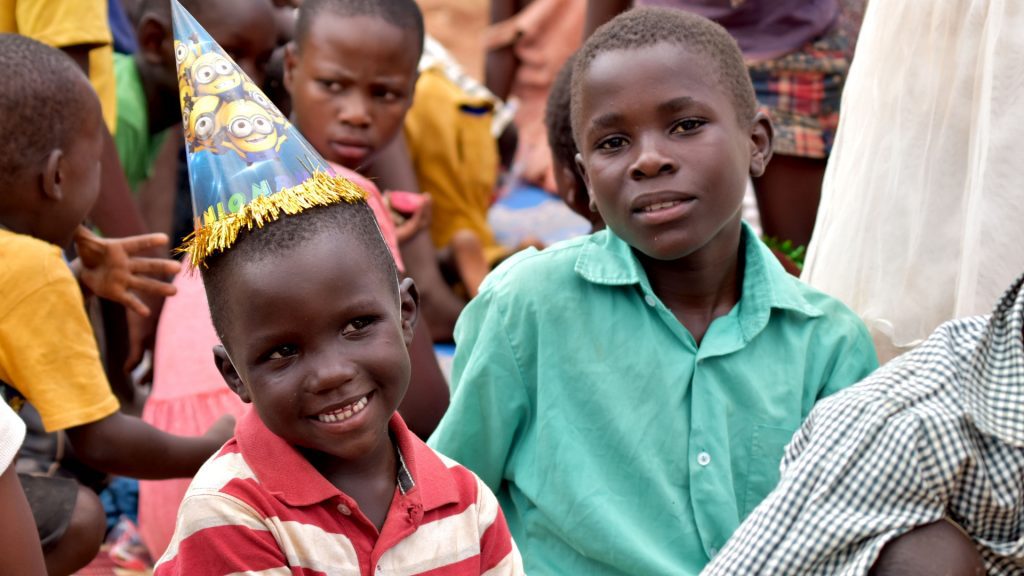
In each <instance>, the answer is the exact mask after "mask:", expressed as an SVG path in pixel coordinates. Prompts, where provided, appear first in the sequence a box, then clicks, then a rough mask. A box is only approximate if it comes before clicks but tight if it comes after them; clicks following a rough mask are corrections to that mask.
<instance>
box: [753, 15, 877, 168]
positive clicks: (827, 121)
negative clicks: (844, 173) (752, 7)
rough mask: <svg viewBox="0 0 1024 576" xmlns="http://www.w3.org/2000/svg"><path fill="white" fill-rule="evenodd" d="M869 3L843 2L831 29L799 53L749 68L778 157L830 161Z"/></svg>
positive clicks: (758, 63) (762, 62)
mask: <svg viewBox="0 0 1024 576" xmlns="http://www.w3.org/2000/svg"><path fill="white" fill-rule="evenodd" d="M864 5H865V0H842V1H841V2H840V8H839V16H838V18H837V20H836V23H835V25H834V26H833V27H832V29H831V30H829V31H828V32H826V33H825V34H824V35H823V36H821V37H820V38H818V39H817V40H815V41H813V42H810V43H808V44H806V45H804V46H803V47H802V48H800V49H799V50H797V51H795V52H790V53H789V54H786V55H784V56H780V57H778V58H774V59H771V60H764V61H759V62H753V63H750V64H749V65H748V68H749V70H750V79H751V81H752V82H753V84H754V91H755V92H756V94H757V100H758V103H759V104H760V105H761V109H762V110H764V111H766V112H767V113H768V114H769V115H770V116H771V118H772V122H773V124H774V125H775V146H774V151H775V153H776V154H785V155H788V156H802V157H806V158H827V157H828V154H829V152H830V151H831V150H832V142H833V140H834V139H835V133H836V127H838V126H839V100H840V96H841V95H842V91H843V83H844V82H845V80H846V74H847V72H849V69H850V60H851V59H852V58H853V50H854V46H855V45H856V41H857V34H858V32H859V31H860V23H861V20H862V18H863V16H864Z"/></svg>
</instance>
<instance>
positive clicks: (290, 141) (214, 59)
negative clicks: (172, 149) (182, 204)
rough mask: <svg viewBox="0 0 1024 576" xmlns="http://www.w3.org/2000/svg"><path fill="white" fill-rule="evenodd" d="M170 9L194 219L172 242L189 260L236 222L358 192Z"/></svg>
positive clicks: (227, 235) (233, 234) (232, 233)
mask: <svg viewBox="0 0 1024 576" xmlns="http://www.w3.org/2000/svg"><path fill="white" fill-rule="evenodd" d="M171 12H172V18H173V24H174V57H175V61H176V62H177V66H178V90H179V92H180V95H181V112H182V123H183V124H184V128H185V130H184V132H185V145H186V152H187V154H186V156H187V159H188V173H189V181H190V184H191V187H192V212H193V216H194V220H195V230H194V231H193V232H192V234H190V235H189V236H188V237H187V238H186V239H185V244H184V246H182V247H181V248H180V250H181V251H183V252H187V253H188V254H189V257H190V259H191V262H192V265H193V266H195V267H196V268H198V267H199V266H201V265H202V264H203V262H204V261H205V260H206V258H208V257H209V256H211V255H212V254H215V253H217V252H220V251H223V250H226V249H228V248H230V247H231V246H232V245H233V244H234V242H235V240H236V239H237V238H238V233H239V232H240V231H241V230H242V229H248V230H251V229H252V228H253V227H262V226H263V225H264V224H266V223H268V222H273V221H275V220H277V219H278V218H280V217H281V215H282V214H297V213H299V212H302V211H303V210H308V209H310V208H313V207H316V206H328V205H331V204H336V203H338V202H348V203H354V202H362V201H364V200H365V198H366V192H365V191H363V190H362V189H361V188H359V187H358V186H356V185H355V184H353V183H352V182H350V181H349V180H347V179H345V178H341V177H339V176H335V175H334V172H333V171H332V170H331V168H330V166H329V165H328V164H327V162H325V161H324V159H323V158H321V157H320V155H319V154H317V152H316V150H314V149H313V147H312V146H310V145H309V142H306V140H305V139H304V138H303V137H302V136H301V135H300V134H299V132H298V130H296V129H295V127H294V126H292V125H291V123H290V122H288V120H287V119H286V118H285V117H284V115H283V114H281V111H280V110H278V109H277V107H275V106H274V105H273V104H272V103H271V102H270V100H269V99H268V98H267V97H266V96H265V95H264V94H263V92H262V91H261V90H260V89H259V88H258V87H257V86H256V85H255V84H254V83H253V82H252V80H250V79H249V77H248V76H247V75H246V74H245V72H243V71H242V70H241V68H239V67H238V65H237V64H235V62H234V61H233V60H232V59H231V57H229V56H228V55H227V54H226V53H225V52H224V49H223V48H221V47H220V45H218V44H217V43H216V42H215V41H214V40H213V38H211V37H210V35H209V34H208V33H207V32H206V30H204V29H203V27H202V26H200V25H199V23H198V22H196V20H195V18H193V17H192V15H191V14H189V13H188V11H187V10H185V8H184V7H182V6H181V4H179V3H178V2H177V0H171Z"/></svg>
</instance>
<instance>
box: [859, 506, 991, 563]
mask: <svg viewBox="0 0 1024 576" xmlns="http://www.w3.org/2000/svg"><path fill="white" fill-rule="evenodd" d="M870 574H871V576H888V575H900V576H918V575H920V576H925V575H931V574H948V575H950V576H976V575H983V574H985V566H984V563H983V562H982V560H981V555H980V554H979V553H978V549H977V547H976V546H975V545H974V542H973V541H972V540H971V539H970V538H969V537H968V536H967V535H966V534H964V533H963V532H962V531H961V530H960V529H958V528H957V527H955V526H954V525H953V524H951V523H950V522H948V521H946V520H939V521H938V522H933V523H932V524H928V525H925V526H919V527H917V528H915V529H913V530H911V531H910V532H907V533H906V534H904V535H903V536H900V537H899V538H897V539H895V540H893V541H892V542H889V543H888V544H887V545H886V546H885V548H883V549H882V553H881V554H880V555H879V556H878V560H877V561H876V562H875V565H874V566H873V567H872V568H871V573H870Z"/></svg>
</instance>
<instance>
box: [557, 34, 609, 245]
mask: <svg viewBox="0 0 1024 576" xmlns="http://www.w3.org/2000/svg"><path fill="white" fill-rule="evenodd" d="M575 65H576V55H575V54H573V55H572V56H570V57H569V59H568V60H566V61H565V66H562V69H561V70H559V71H558V76H556V77H555V82H554V84H552V85H551V92H549V93H548V106H547V109H545V111H544V125H545V126H546V127H547V129H548V146H549V147H550V148H551V169H552V174H553V176H554V181H555V188H556V191H557V192H558V195H559V196H561V197H562V201H564V202H565V204H566V205H567V206H569V208H572V211H573V212H575V213H577V214H579V215H580V216H583V217H584V218H586V219H587V220H588V221H589V222H590V231H591V232H597V231H599V230H603V229H604V221H603V220H601V214H600V213H599V212H598V211H597V205H596V204H594V203H593V202H591V200H590V193H589V192H587V184H586V182H584V181H583V177H582V176H580V169H579V168H578V167H577V166H576V155H577V154H578V153H579V150H577V149H576V142H575V141H574V140H573V137H572V119H571V118H570V115H569V110H570V108H571V107H572V68H573V66H575Z"/></svg>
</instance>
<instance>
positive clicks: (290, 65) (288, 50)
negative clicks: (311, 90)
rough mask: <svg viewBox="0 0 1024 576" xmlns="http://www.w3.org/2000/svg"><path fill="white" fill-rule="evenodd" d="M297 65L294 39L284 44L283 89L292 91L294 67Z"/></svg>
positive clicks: (297, 59)
mask: <svg viewBox="0 0 1024 576" xmlns="http://www.w3.org/2000/svg"><path fill="white" fill-rule="evenodd" d="M298 65H299V48H298V46H296V44H295V41H294V40H292V41H291V42H289V43H287V44H285V46H284V89H285V90H287V91H288V93H289V94H291V93H292V84H293V83H294V82H295V78H294V74H295V67H296V66H298Z"/></svg>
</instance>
